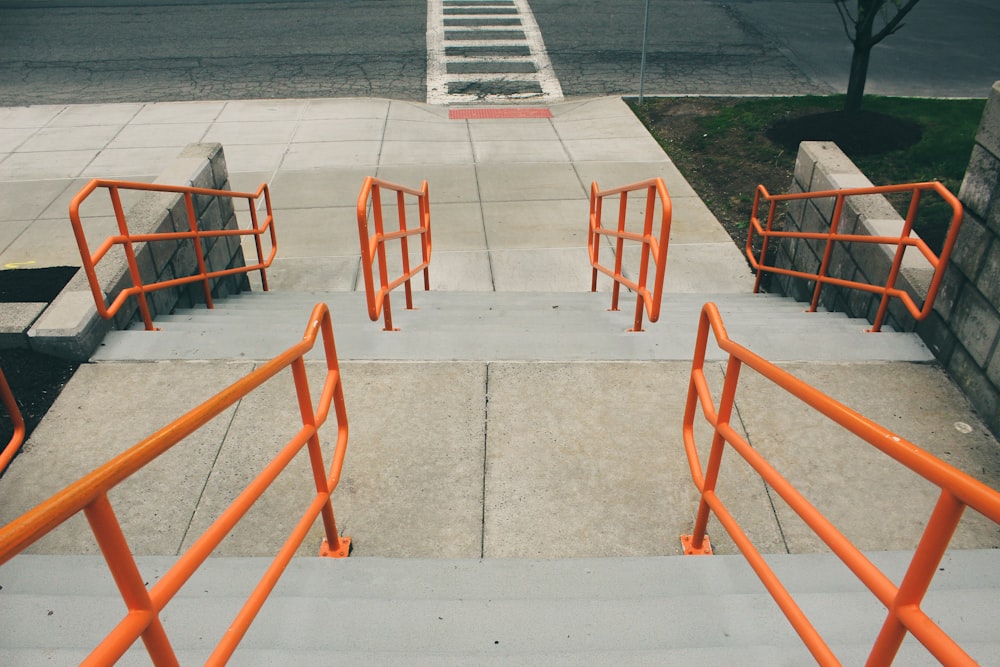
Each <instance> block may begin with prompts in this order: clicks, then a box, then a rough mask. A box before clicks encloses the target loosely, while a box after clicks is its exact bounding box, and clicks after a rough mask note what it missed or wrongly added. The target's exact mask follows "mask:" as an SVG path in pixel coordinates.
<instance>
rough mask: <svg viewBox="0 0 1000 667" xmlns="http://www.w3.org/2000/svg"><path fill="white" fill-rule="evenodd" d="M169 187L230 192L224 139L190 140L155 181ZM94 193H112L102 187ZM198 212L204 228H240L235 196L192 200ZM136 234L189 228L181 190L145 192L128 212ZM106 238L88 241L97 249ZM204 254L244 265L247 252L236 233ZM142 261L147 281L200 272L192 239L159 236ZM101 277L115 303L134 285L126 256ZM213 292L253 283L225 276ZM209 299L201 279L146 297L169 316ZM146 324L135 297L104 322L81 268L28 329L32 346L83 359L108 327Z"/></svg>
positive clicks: (223, 264)
mask: <svg viewBox="0 0 1000 667" xmlns="http://www.w3.org/2000/svg"><path fill="white" fill-rule="evenodd" d="M155 182H156V183H160V184H164V185H193V186H195V187H203V188H212V189H217V190H228V189H230V187H229V172H228V170H227V168H226V158H225V155H224V153H223V150H222V145H221V144H190V145H188V146H187V147H186V148H185V149H184V150H183V151H182V152H181V153H180V155H178V156H177V158H175V159H174V160H173V161H172V162H171V163H170V164H169V165H167V167H166V169H165V170H164V171H163V172H162V173H161V174H160V176H159V177H158V178H157V179H156V181H155ZM91 196H93V197H107V194H106V192H105V191H104V189H103V188H102V189H100V191H97V192H94V193H93V194H92V195H91ZM194 207H195V213H196V216H197V218H198V225H199V227H200V228H201V229H235V228H236V226H237V221H236V216H235V211H234V206H233V201H232V200H230V199H224V198H217V197H203V196H196V197H194ZM126 218H127V220H128V223H129V229H130V231H132V232H133V233H137V234H143V233H155V232H169V231H186V230H189V229H190V227H189V223H188V220H187V210H186V207H185V204H184V198H183V196H181V195H176V194H170V193H152V192H151V193H147V194H146V195H144V196H143V197H142V199H140V200H139V202H138V203H137V204H136V205H135V206H133V207H132V208H130V209H129V210H128V211H127V213H126ZM103 240H104V239H88V242H89V243H90V244H91V247H92V248H93V247H96V246H97V245H98V244H99V243H101V242H102V241H103ZM202 248H203V252H204V255H205V261H206V266H207V268H208V270H209V271H218V270H222V269H227V268H234V267H237V266H244V265H245V261H244V258H243V250H242V247H241V245H240V242H239V238H238V237H234V236H229V237H220V238H213V239H205V241H204V242H203V246H202ZM136 261H137V264H138V266H139V272H140V274H141V275H142V278H143V282H145V283H147V284H150V283H154V282H158V281H161V280H169V279H171V278H177V277H184V276H190V275H192V274H194V273H196V272H197V260H196V258H195V252H194V246H193V244H192V242H191V241H189V240H180V241H156V242H153V243H145V244H139V245H137V246H136ZM97 276H98V279H99V281H100V283H101V286H102V289H103V291H104V293H105V296H106V302H108V303H110V301H111V300H112V299H114V298H115V296H117V295H118V294H119V293H120V292H121V291H122V290H123V289H125V288H127V287H130V286H131V285H132V281H131V278H130V277H129V273H128V266H127V265H126V263H125V259H124V256H120V257H114V258H112V257H111V256H110V255H109V256H108V257H107V258H105V260H104V261H102V262H101V263H100V264H98V266H97ZM210 287H211V293H212V295H213V297H223V296H226V295H227V294H232V293H236V292H240V291H242V290H244V289H247V288H248V287H249V281H248V280H247V277H246V275H244V274H238V275H234V276H227V277H225V278H221V279H218V280H213V281H212V282H211V285H210ZM199 302H204V290H203V288H202V284H201V283H200V282H199V283H191V284H188V285H183V286H180V287H176V288H172V289H164V290H159V291H157V292H155V293H153V294H151V295H148V303H149V306H150V310H151V312H152V314H153V316H154V317H155V316H156V315H157V314H166V313H170V312H171V311H173V310H174V309H175V308H177V307H189V306H191V305H193V304H195V303H199ZM136 321H141V316H140V315H139V307H138V301H137V300H136V299H135V298H131V299H129V300H128V302H127V303H126V304H125V305H124V306H123V307H122V309H121V310H120V311H119V312H118V314H117V315H116V316H115V318H114V321H113V322H105V321H104V320H102V319H101V318H100V317H99V316H98V314H97V308H96V306H95V305H94V300H93V296H92V295H91V292H90V287H89V285H88V283H87V277H86V275H85V274H84V273H83V272H82V271H80V272H79V273H78V274H77V275H76V276H75V277H74V278H73V280H72V281H71V282H70V284H69V285H67V286H66V288H65V289H64V290H63V291H62V293H60V295H59V297H58V298H57V299H56V300H55V301H53V303H52V304H51V305H50V306H49V308H48V309H46V311H45V312H44V313H43V314H42V316H41V317H40V318H39V319H38V320H37V321H36V322H35V324H34V325H33V326H32V327H31V329H30V330H29V331H28V339H29V344H30V346H31V348H32V349H35V350H37V351H39V352H45V353H48V354H53V355H56V356H60V357H64V358H69V359H75V360H79V361H85V360H87V359H89V358H90V355H91V354H92V353H93V351H94V350H95V349H96V348H97V345H98V344H100V341H101V340H102V339H103V337H104V334H105V333H106V332H107V331H108V329H110V328H117V329H124V328H127V327H128V326H129V325H131V324H132V323H133V322H136Z"/></svg>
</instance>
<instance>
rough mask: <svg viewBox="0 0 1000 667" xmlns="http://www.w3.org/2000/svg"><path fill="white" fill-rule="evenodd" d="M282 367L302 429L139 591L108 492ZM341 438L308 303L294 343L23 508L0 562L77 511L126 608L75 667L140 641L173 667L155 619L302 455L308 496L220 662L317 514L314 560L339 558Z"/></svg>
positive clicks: (334, 379) (337, 404)
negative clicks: (319, 540) (326, 447)
mask: <svg viewBox="0 0 1000 667" xmlns="http://www.w3.org/2000/svg"><path fill="white" fill-rule="evenodd" d="M319 335H322V338H323V349H324V351H325V354H326V376H325V379H324V382H323V389H322V392H321V393H320V398H319V400H318V402H317V404H316V406H315V407H314V406H313V403H312V398H311V394H310V392H309V383H308V379H307V377H306V368H305V361H304V357H305V355H306V353H307V352H309V350H311V349H312V348H313V346H314V345H315V343H316V338H317V336H319ZM285 368H291V372H292V377H293V379H294V381H295V391H296V395H297V397H298V405H299V411H300V413H301V417H302V428H301V429H300V430H299V431H298V433H296V434H295V436H294V437H293V438H292V439H291V440H290V441H289V442H288V443H287V444H286V445H285V446H284V447H283V448H282V449H281V451H280V452H279V453H278V454H277V455H276V456H275V458H274V459H273V460H272V461H271V462H270V463H268V464H267V466H265V468H264V469H263V470H262V471H261V472H260V473H259V474H258V475H257V477H255V478H254V480H253V481H251V482H250V483H249V484H248V485H247V487H246V488H245V489H244V490H243V492H242V493H240V495H239V496H238V497H237V498H236V500H234V501H233V503H232V504H231V505H229V507H228V508H226V509H225V510H224V511H223V512H222V513H221V514H220V515H219V517H218V518H217V519H216V520H215V521H214V522H213V523H212V525H211V526H209V527H208V529H206V531H205V532H204V533H203V534H202V535H201V536H200V537H199V538H198V539H197V540H196V541H195V542H194V544H193V545H192V546H191V547H190V548H189V549H188V550H187V551H186V552H185V553H184V554H182V555H181V556H180V558H179V559H178V560H177V562H176V563H174V565H173V566H172V567H171V568H170V569H169V570H168V571H167V572H166V573H165V574H164V575H163V576H162V577H161V578H160V580H159V581H158V582H157V583H156V585H154V586H153V587H152V588H150V589H147V588H146V585H145V583H143V578H142V575H141V574H140V572H139V569H138V566H137V565H136V562H135V560H134V558H133V557H132V552H131V550H130V548H129V545H128V543H127V541H126V540H125V536H124V534H123V533H122V530H121V526H120V525H119V523H118V519H117V517H116V515H115V512H114V510H113V508H112V507H111V504H110V502H109V500H108V493H109V492H110V490H111V489H113V488H114V487H115V486H116V485H118V484H119V483H121V482H122V481H124V480H125V479H127V478H128V477H130V476H131V475H133V474H134V473H136V472H137V471H139V470H140V469H142V468H143V467H144V466H146V465H147V464H149V463H150V462H151V461H153V460H154V459H156V458H157V457H158V456H160V455H161V454H163V453H165V452H166V451H167V450H169V449H170V448H171V447H173V446H174V445H176V444H177V443H179V442H180V441H181V440H183V439H184V438H185V437H187V436H189V435H191V434H192V433H194V432H195V431H196V430H197V429H199V428H200V427H202V426H204V425H205V424H207V423H208V422H209V421H210V420H212V419H213V418H214V417H216V416H217V415H219V414H220V413H222V412H223V411H224V410H225V409H227V408H228V407H230V406H232V405H234V404H236V403H237V402H238V401H240V400H241V399H242V398H243V397H245V396H247V395H248V394H249V393H250V392H252V391H253V390H255V389H256V388H258V387H260V386H261V385H263V384H264V383H265V382H267V381H268V380H270V379H271V378H273V377H274V376H275V375H277V374H278V373H279V372H281V371H282V370H284V369H285ZM331 403H332V404H333V407H334V412H335V415H336V420H337V441H336V446H335V448H334V453H333V458H332V461H331V464H330V468H329V472H327V469H326V467H325V464H324V461H323V454H322V450H321V447H320V439H319V429H320V427H321V426H322V425H323V424H324V423H325V422H326V420H327V417H328V416H329V413H330V406H331ZM347 435H348V427H347V411H346V409H345V407H344V392H343V387H342V385H341V379H340V368H339V365H338V361H337V350H336V347H335V344H334V338H333V326H332V324H331V323H330V313H329V311H328V310H327V307H326V306H325V305H324V304H317V305H316V307H315V308H313V311H312V314H311V315H310V318H309V324H308V326H307V327H306V330H305V334H304V335H303V337H302V340H301V341H300V342H299V343H297V344H296V345H294V346H292V347H290V348H288V349H287V350H286V351H285V352H283V353H282V354H280V355H278V356H277V357H275V358H274V359H272V360H271V361H269V362H268V363H267V364H265V365H263V366H261V367H260V368H258V369H256V370H254V371H253V372H252V373H250V374H249V375H247V376H246V377H244V378H243V379H241V380H239V381H237V382H236V383H234V384H232V385H230V386H229V387H228V388H226V389H224V390H222V391H221V392H219V393H218V394H216V395H215V396H213V397H212V398H210V399H209V400H207V401H206V402H204V403H202V404H201V405H200V406H198V407H196V408H195V409H193V410H191V411H190V412H188V413H187V414H185V415H184V416H182V417H180V418H178V419H177V420H176V421H174V422H173V423H171V424H169V425H167V426H165V427H164V428H162V429H160V430H159V431H157V432H156V433H154V434H153V435H151V436H149V437H148V438H146V439H145V440H143V441H142V442H140V443H139V444H137V445H135V446H134V447H132V448H131V449H128V450H127V451H125V452H123V453H122V454H120V455H118V456H117V457H115V458H114V459H112V460H111V461H108V462H107V463H105V464H104V465H102V466H100V467H99V468H97V469H96V470H94V471H93V472H91V473H89V474H88V475H86V476H85V477H83V478H82V479H80V480H78V481H76V482H74V483H73V484H71V485H70V486H68V487H66V488H65V489H64V490H62V491H60V492H59V493H57V494H56V495H54V496H52V497H51V498H49V499H48V500H46V501H44V502H43V503H41V504H40V505H38V506H37V507H36V508H34V509H33V510H30V511H29V512H27V513H26V514H24V515H22V516H21V517H19V518H17V519H15V520H14V521H12V522H11V523H9V524H8V525H6V526H4V527H3V528H0V565H2V564H3V563H5V562H7V561H8V560H10V559H11V558H13V557H14V556H16V555H17V554H18V553H20V552H21V551H23V550H24V549H26V548H27V547H28V546H30V545H31V544H33V543H34V542H36V541H37V540H39V539H41V538H42V537H43V536H44V535H46V534H47V533H49V532H50V531H52V530H53V529H55V528H56V527H57V526H59V525H60V524H62V523H63V522H64V521H66V520H67V519H69V518H70V517H72V516H74V515H76V514H78V513H80V512H83V513H84V514H85V515H86V517H87V520H88V522H89V523H90V527H91V530H92V531H93V533H94V536H95V538H96V540H97V543H98V545H99V546H100V548H101V552H102V554H103V555H104V558H105V560H106V561H107V563H108V567H109V570H110V571H111V574H112V576H113V578H114V580H115V583H116V584H117V586H118V589H119V591H120V592H121V595H122V598H123V600H124V601H125V603H126V605H127V607H128V613H127V614H126V615H125V617H124V618H123V619H122V621H121V622H120V623H119V625H118V626H117V627H116V628H115V629H114V630H112V631H111V632H110V633H109V634H108V635H107V636H106V637H105V639H104V640H103V641H102V642H101V643H100V644H99V645H98V647H97V648H96V649H94V651H93V652H92V653H91V654H90V656H88V658H87V659H86V660H85V661H84V663H83V664H86V665H107V664H112V663H114V662H115V661H116V660H118V659H119V658H121V656H122V655H123V654H124V653H125V651H127V650H128V648H129V647H130V646H131V645H132V644H133V643H135V641H136V639H139V638H140V637H141V638H142V640H143V642H144V643H145V645H146V650H147V651H148V652H149V654H150V657H151V658H152V659H153V662H154V664H156V665H176V664H177V659H176V656H175V655H174V651H173V649H172V647H171V645H170V642H169V640H168V639H167V636H166V632H165V630H164V628H163V625H162V624H161V622H160V612H162V611H163V609H164V607H166V605H167V604H168V603H169V602H170V600H171V599H172V598H173V597H174V595H176V593H177V592H178V591H179V590H180V589H181V587H182V586H183V585H184V584H185V583H186V582H187V581H188V580H189V579H190V578H191V576H192V575H193V574H194V572H195V571H196V570H197V569H198V567H199V566H200V565H201V564H202V563H204V562H205V560H206V559H207V558H208V557H209V555H211V553H212V551H213V550H214V549H215V548H216V547H217V546H218V545H219V544H220V543H221V542H222V541H223V539H225V537H226V536H227V535H228V534H229V533H230V532H231V531H232V529H233V527H234V526H235V525H236V524H237V523H238V522H239V520H240V519H241V518H242V517H243V516H244V515H245V514H246V513H247V512H248V511H249V510H250V508H251V506H252V505H253V504H254V503H255V502H256V501H257V499H258V498H260V496H261V495H262V494H263V493H264V491H266V490H267V488H268V487H269V486H270V484H271V483H272V482H273V481H274V480H275V479H276V478H277V476H278V475H279V474H280V473H281V472H282V471H283V470H284V469H285V467H286V466H287V465H288V464H289V462H290V461H291V460H292V459H293V458H294V457H295V456H296V455H297V454H299V453H301V451H302V450H303V449H306V451H307V454H308V457H309V462H310V464H311V467H312V473H313V481H314V483H315V486H316V495H315V497H314V499H313V501H312V502H311V503H310V505H309V507H308V508H307V509H306V511H305V512H304V513H303V515H302V518H301V519H300V520H299V522H298V523H297V524H296V526H295V528H294V529H293V530H292V532H291V534H290V535H289V537H288V539H287V540H286V541H285V543H284V545H282V547H281V549H280V550H279V551H278V553H277V555H276V556H275V558H274V560H273V561H272V563H271V565H270V566H269V567H268V569H267V571H266V572H265V574H264V576H263V577H262V578H261V580H260V582H259V583H258V584H257V586H256V588H254V590H253V592H252V593H251V594H250V597H249V598H248V600H247V602H246V603H245V605H244V606H243V608H242V609H241V610H240V612H239V614H238V615H237V617H236V618H235V619H234V620H233V623H232V625H230V627H229V629H228V630H227V631H226V633H225V635H224V636H223V637H222V639H221V641H220V642H219V644H218V646H217V647H216V648H215V650H214V652H213V653H212V655H211V657H210V658H209V660H208V662H207V663H206V664H212V665H220V664H224V663H225V662H226V660H227V659H228V658H229V657H230V656H231V655H232V654H233V652H234V651H235V650H236V647H237V645H238V644H239V642H240V640H241V639H242V638H243V636H244V634H246V631H247V630H248V629H249V627H250V624H251V623H252V622H253V619H254V618H255V617H256V615H257V613H258V612H259V611H260V608H261V607H262V606H263V604H264V602H265V600H266V599H267V596H268V594H269V593H270V591H271V590H272V589H273V588H274V586H275V584H276V583H277V581H278V578H279V577H280V576H281V574H282V572H283V571H284V569H285V568H286V567H287V566H288V563H289V562H290V561H291V559H292V557H293V555H294V554H295V551H296V549H297V548H298V547H299V545H301V544H302V542H303V540H304V539H305V537H306V535H307V533H308V532H309V529H310V527H311V526H312V525H313V523H315V521H316V518H317V517H319V516H322V518H323V526H324V529H325V534H326V539H324V541H323V545H322V547H321V549H320V555H321V556H330V557H345V556H347V555H348V552H349V549H350V538H349V537H341V536H339V535H338V533H337V524H336V521H335V520H334V516H333V506H332V504H331V503H330V495H331V494H332V493H333V490H334V489H335V488H336V487H337V483H338V482H339V481H340V472H341V468H342V467H343V462H344V454H345V452H346V449H347Z"/></svg>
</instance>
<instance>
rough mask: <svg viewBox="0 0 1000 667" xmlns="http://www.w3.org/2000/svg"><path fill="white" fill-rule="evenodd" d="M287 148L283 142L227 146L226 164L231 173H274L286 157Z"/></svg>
mask: <svg viewBox="0 0 1000 667" xmlns="http://www.w3.org/2000/svg"><path fill="white" fill-rule="evenodd" d="M285 150H286V147H285V146H283V145H281V144H253V145H249V144H248V145H243V146H226V147H225V151H226V165H227V167H228V168H229V173H230V174H239V173H241V172H264V173H266V174H269V175H270V174H274V172H275V171H277V169H278V166H279V165H280V164H281V161H282V159H283V158H284V157H285Z"/></svg>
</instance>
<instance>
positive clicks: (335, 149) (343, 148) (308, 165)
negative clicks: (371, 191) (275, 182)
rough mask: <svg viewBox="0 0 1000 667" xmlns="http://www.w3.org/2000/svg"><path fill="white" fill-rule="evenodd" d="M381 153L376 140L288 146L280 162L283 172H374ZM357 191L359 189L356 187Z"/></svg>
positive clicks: (380, 145)
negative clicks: (328, 169)
mask: <svg viewBox="0 0 1000 667" xmlns="http://www.w3.org/2000/svg"><path fill="white" fill-rule="evenodd" d="M381 150H382V142H381V141H380V140H358V141H324V142H315V143H308V144H291V145H290V146H289V147H288V149H287V152H286V153H285V156H284V159H283V160H282V162H281V166H282V168H283V169H292V170H302V169H318V168H324V167H351V168H356V169H358V168H360V169H365V170H368V171H374V170H375V167H376V165H378V163H379V154H380V151H381ZM358 187H359V188H360V185H359V186H358Z"/></svg>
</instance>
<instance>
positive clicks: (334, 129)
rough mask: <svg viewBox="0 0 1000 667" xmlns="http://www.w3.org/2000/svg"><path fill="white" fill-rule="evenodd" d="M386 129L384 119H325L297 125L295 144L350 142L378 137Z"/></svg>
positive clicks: (293, 139) (302, 122)
mask: <svg viewBox="0 0 1000 667" xmlns="http://www.w3.org/2000/svg"><path fill="white" fill-rule="evenodd" d="M384 129H385V119H384V117H381V116H379V117H369V118H339V117H338V118H324V119H322V120H304V121H301V122H299V123H297V124H296V130H295V136H294V137H293V138H292V141H293V142H295V143H310V142H315V141H350V140H352V139H357V138H358V137H369V136H378V135H380V134H382V132H383V131H384Z"/></svg>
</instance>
